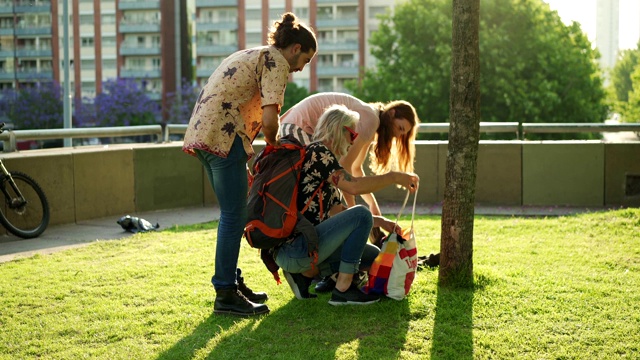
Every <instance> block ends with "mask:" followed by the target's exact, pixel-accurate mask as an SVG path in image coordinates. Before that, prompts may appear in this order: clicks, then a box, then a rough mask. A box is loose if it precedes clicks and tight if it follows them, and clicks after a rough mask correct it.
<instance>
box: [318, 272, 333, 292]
mask: <svg viewBox="0 0 640 360" xmlns="http://www.w3.org/2000/svg"><path fill="white" fill-rule="evenodd" d="M335 287H336V281H335V280H333V278H331V276H325V277H323V278H322V280H320V281H318V283H317V284H316V288H315V289H316V292H317V293H328V292H329V291H331V290H333V288H335Z"/></svg>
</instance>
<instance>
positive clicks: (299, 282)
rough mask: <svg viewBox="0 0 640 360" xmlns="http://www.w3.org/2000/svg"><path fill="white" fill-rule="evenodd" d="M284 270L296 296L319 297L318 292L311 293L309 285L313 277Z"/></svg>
mask: <svg viewBox="0 0 640 360" xmlns="http://www.w3.org/2000/svg"><path fill="white" fill-rule="evenodd" d="M282 272H283V273H284V278H285V279H287V283H288V284H289V287H290V288H291V291H293V294H294V295H295V296H296V298H298V299H299V300H304V299H312V298H316V297H318V295H316V294H310V293H309V286H310V285H311V282H312V281H313V279H312V278H308V277H306V276H304V275H302V274H292V273H290V272H287V271H284V270H283V271H282Z"/></svg>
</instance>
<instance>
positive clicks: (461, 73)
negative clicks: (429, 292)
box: [438, 0, 480, 286]
mask: <svg viewBox="0 0 640 360" xmlns="http://www.w3.org/2000/svg"><path fill="white" fill-rule="evenodd" d="M479 19H480V0H453V26H452V28H453V33H452V35H453V36H452V46H451V49H452V54H451V93H450V100H449V105H450V107H449V112H450V125H449V145H448V152H447V167H446V173H445V192H444V204H443V207H442V225H441V234H440V252H441V254H440V272H439V279H438V280H439V282H440V284H441V285H444V286H471V285H472V284H473V218H474V204H475V187H476V167H477V157H478V140H479V136H480V135H479V133H480V48H479V44H478V43H479V35H478V29H479Z"/></svg>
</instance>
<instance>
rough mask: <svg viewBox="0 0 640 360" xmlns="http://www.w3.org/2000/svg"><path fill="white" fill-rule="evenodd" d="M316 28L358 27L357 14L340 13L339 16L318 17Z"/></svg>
mask: <svg viewBox="0 0 640 360" xmlns="http://www.w3.org/2000/svg"><path fill="white" fill-rule="evenodd" d="M317 26H318V28H337V27H340V28H342V27H356V28H357V27H358V14H354V15H353V16H346V15H342V16H340V17H335V18H332V17H324V16H323V17H319V18H318V20H317Z"/></svg>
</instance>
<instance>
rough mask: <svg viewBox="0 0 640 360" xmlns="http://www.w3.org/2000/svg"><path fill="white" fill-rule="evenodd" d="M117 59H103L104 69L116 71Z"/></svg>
mask: <svg viewBox="0 0 640 360" xmlns="http://www.w3.org/2000/svg"><path fill="white" fill-rule="evenodd" d="M116 64H117V63H116V59H102V67H103V68H105V69H115V68H116Z"/></svg>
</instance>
